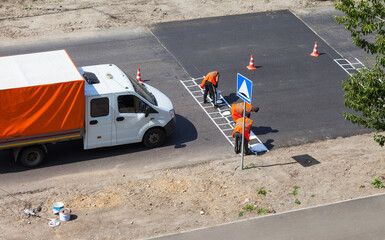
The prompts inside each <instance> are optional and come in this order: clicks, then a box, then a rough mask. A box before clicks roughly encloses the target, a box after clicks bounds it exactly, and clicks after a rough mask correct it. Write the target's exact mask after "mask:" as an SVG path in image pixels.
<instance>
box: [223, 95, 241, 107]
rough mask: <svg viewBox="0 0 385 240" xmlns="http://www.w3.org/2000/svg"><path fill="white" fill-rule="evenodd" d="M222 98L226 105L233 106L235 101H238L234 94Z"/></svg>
mask: <svg viewBox="0 0 385 240" xmlns="http://www.w3.org/2000/svg"><path fill="white" fill-rule="evenodd" d="M223 98H224V99H225V100H226V102H227V103H228V104H230V105H231V104H233V103H235V102H236V101H238V99H239V97H238V96H237V94H235V93H230V95H228V96H223Z"/></svg>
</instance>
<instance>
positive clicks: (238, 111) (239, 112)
mask: <svg viewBox="0 0 385 240" xmlns="http://www.w3.org/2000/svg"><path fill="white" fill-rule="evenodd" d="M245 104H246V111H245V115H246V117H247V118H250V112H258V111H259V107H253V106H251V104H249V103H245V102H243V103H234V104H233V105H231V115H232V116H233V118H234V121H235V122H237V120H238V119H239V118H242V117H243V106H245Z"/></svg>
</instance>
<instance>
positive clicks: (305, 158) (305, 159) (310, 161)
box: [292, 154, 320, 167]
mask: <svg viewBox="0 0 385 240" xmlns="http://www.w3.org/2000/svg"><path fill="white" fill-rule="evenodd" d="M292 158H293V159H294V160H295V161H297V162H298V163H299V164H301V165H302V167H310V166H312V165H315V164H319V163H320V162H319V161H318V160H317V159H315V158H313V157H312V156H310V155H308V154H304V155H298V156H293V157H292Z"/></svg>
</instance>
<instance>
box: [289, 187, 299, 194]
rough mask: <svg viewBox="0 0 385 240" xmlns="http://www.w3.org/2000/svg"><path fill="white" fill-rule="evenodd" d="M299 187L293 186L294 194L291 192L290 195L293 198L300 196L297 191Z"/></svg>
mask: <svg viewBox="0 0 385 240" xmlns="http://www.w3.org/2000/svg"><path fill="white" fill-rule="evenodd" d="M298 188H299V187H298V186H295V185H294V186H293V189H294V190H293V192H291V193H289V194H291V195H293V196H296V195H297V194H298V192H297V189H298Z"/></svg>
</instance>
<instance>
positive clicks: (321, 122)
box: [150, 11, 365, 149]
mask: <svg viewBox="0 0 385 240" xmlns="http://www.w3.org/2000/svg"><path fill="white" fill-rule="evenodd" d="M150 29H151V31H152V32H153V33H154V34H155V36H157V37H158V39H159V40H160V42H162V44H163V45H164V46H165V47H166V48H167V49H168V50H169V51H170V52H171V54H172V55H173V56H174V57H175V59H177V61H178V62H180V63H181V64H182V65H183V67H184V68H185V69H186V71H187V72H188V73H189V74H190V75H191V76H192V77H200V76H202V75H204V74H206V73H207V72H209V71H213V70H217V71H219V72H220V73H221V77H220V83H219V89H221V90H222V95H224V96H225V98H226V100H227V101H228V102H229V103H233V102H235V101H237V100H238V98H237V97H236V95H235V94H236V89H235V88H236V75H237V73H241V74H242V75H243V76H245V77H247V78H249V79H250V80H251V81H253V96H252V103H253V104H254V105H257V106H259V107H260V112H259V113H257V114H252V119H253V120H254V125H253V131H254V133H255V134H256V135H257V136H259V137H260V139H261V140H262V142H264V143H266V146H267V147H268V148H269V149H273V148H274V147H284V146H292V145H298V144H303V143H308V142H314V141H318V140H324V139H327V138H336V137H340V136H342V137H346V136H351V135H356V134H360V133H363V132H365V131H364V130H362V129H359V128H357V127H356V126H352V125H351V124H350V123H348V122H346V121H345V120H344V119H343V116H342V112H343V110H344V103H343V92H342V90H341V87H342V80H344V79H346V74H345V72H344V71H342V70H341V68H340V67H339V66H338V65H337V64H336V63H334V61H333V59H335V58H340V56H339V55H338V53H336V52H335V51H334V50H333V49H332V48H330V47H329V46H328V45H327V44H326V43H325V42H323V41H322V40H321V39H320V38H319V37H318V36H317V35H316V34H314V32H312V31H311V30H310V29H309V28H308V27H307V26H306V25H305V24H303V23H302V22H301V21H300V20H299V19H298V18H297V17H296V16H294V15H293V14H292V13H291V12H289V11H278V12H264V13H255V14H246V15H238V16H226V17H220V18H207V19H199V20H192V21H183V22H173V23H161V24H156V25H153V26H151V27H150ZM315 41H318V51H319V53H320V57H318V58H314V57H311V56H309V55H310V53H311V52H312V51H313V46H314V43H315ZM251 54H253V55H254V62H255V65H256V66H257V70H253V71H250V70H247V69H246V66H247V65H248V64H249V60H250V55H251Z"/></svg>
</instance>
